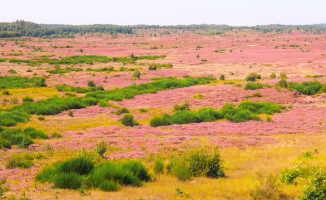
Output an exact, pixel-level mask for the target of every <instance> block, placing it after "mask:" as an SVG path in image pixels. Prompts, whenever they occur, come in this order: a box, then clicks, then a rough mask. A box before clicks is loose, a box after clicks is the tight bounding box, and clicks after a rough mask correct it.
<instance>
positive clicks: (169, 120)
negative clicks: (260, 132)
mask: <svg viewBox="0 0 326 200" xmlns="http://www.w3.org/2000/svg"><path fill="white" fill-rule="evenodd" d="M282 109H285V107H284V106H281V105H278V104H275V103H269V102H251V101H242V102H240V103H239V104H238V106H237V107H235V106H233V105H231V104H225V105H224V106H223V107H222V108H221V109H220V110H217V109H214V108H212V107H204V108H201V109H199V110H198V111H190V110H177V111H175V112H174V113H173V114H172V115H168V114H163V115H162V116H155V117H153V118H152V119H151V121H150V125H151V126H152V127H157V126H166V125H171V124H189V123H200V122H211V121H215V120H219V119H223V118H225V119H228V120H230V121H232V122H245V121H249V120H260V118H259V117H258V115H257V114H270V115H271V114H274V113H279V112H281V110H282Z"/></svg>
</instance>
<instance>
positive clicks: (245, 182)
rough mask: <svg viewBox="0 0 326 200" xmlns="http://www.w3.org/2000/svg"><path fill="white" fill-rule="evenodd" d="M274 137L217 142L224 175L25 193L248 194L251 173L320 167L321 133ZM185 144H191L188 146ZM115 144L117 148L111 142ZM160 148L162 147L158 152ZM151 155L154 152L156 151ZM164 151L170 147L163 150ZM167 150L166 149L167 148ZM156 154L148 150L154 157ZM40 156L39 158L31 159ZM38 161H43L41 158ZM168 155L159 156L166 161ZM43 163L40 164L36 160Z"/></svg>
mask: <svg viewBox="0 0 326 200" xmlns="http://www.w3.org/2000/svg"><path fill="white" fill-rule="evenodd" d="M274 138H275V139H277V140H279V142H278V143H275V144H268V145H265V146H257V147H246V148H238V147H230V148H221V149H220V152H221V157H222V159H223V165H224V171H225V173H226V175H227V177H226V178H220V179H210V178H205V177H195V178H193V179H192V180H190V181H186V182H182V181H179V180H177V178H175V177H173V176H171V175H166V174H165V175H153V176H154V180H153V181H152V182H148V183H145V184H144V185H143V186H142V187H139V188H137V187H121V188H120V190H119V191H118V192H102V191H99V190H88V191H86V194H88V195H80V194H79V193H78V192H75V191H70V190H56V189H53V188H51V185H48V184H40V183H38V185H39V186H41V187H44V190H40V191H35V190H33V189H32V188H31V187H32V186H29V191H26V194H27V196H28V197H29V198H32V199H47V198H54V196H55V195H56V194H57V195H58V198H59V199H67V198H70V199H118V200H119V199H139V198H141V197H142V198H143V199H189V198H187V197H182V196H180V195H178V194H177V192H176V189H177V188H180V189H181V190H182V191H184V192H185V193H187V194H189V196H190V198H191V199H244V200H245V199H250V195H249V193H250V191H251V190H253V189H254V188H255V186H256V184H257V174H258V173H260V174H262V175H263V176H264V177H266V176H268V175H270V174H273V175H277V174H279V173H280V172H281V170H282V169H286V168H288V167H291V166H294V164H296V163H298V162H301V163H306V165H307V166H311V167H314V166H319V167H326V162H325V161H326V147H325V145H324V144H325V142H326V135H325V134H320V135H305V134H298V135H280V136H274ZM199 140H200V141H203V142H205V141H207V140H209V138H204V137H203V138H199ZM189 148H191V147H190V146H189ZM314 149H318V152H319V153H314V154H313V156H312V158H304V157H302V156H300V154H302V152H305V151H311V152H313V151H314ZM117 150H119V148H117ZM162 153H163V152H162ZM162 153H160V155H157V156H161V154H162ZM164 153H165V154H170V153H171V152H164ZM73 155H76V152H75V151H72V150H63V151H60V150H59V152H56V153H55V154H54V155H53V156H52V157H51V156H50V157H49V158H50V159H47V161H46V163H48V164H49V163H52V162H56V161H59V160H63V158H68V157H70V156H73ZM171 155H172V154H171ZM155 157H156V156H154V158H155ZM142 161H143V162H144V163H145V165H146V166H147V168H150V171H151V172H152V166H153V158H152V159H142ZM36 162H41V161H36ZM42 162H43V161H42ZM167 162H168V160H166V161H165V163H167ZM41 166H42V167H43V166H44V164H41ZM306 184H308V179H304V178H298V179H297V185H289V184H284V183H282V184H281V190H282V191H283V192H284V193H285V194H286V195H288V197H289V199H290V198H292V197H296V196H298V195H300V194H301V192H302V190H303V189H304V187H305V185H306Z"/></svg>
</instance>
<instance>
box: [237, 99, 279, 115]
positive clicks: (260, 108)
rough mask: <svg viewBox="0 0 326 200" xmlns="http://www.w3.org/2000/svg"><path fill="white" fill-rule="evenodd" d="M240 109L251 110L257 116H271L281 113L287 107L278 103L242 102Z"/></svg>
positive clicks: (239, 105)
mask: <svg viewBox="0 0 326 200" xmlns="http://www.w3.org/2000/svg"><path fill="white" fill-rule="evenodd" d="M238 108H239V109H241V110H249V111H251V112H253V113H257V114H269V115H272V114H274V113H280V112H281V110H282V109H285V108H286V107H285V106H281V105H278V104H276V103H270V102H252V101H242V102H240V103H239V104H238Z"/></svg>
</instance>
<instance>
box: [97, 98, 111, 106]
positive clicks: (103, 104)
mask: <svg viewBox="0 0 326 200" xmlns="http://www.w3.org/2000/svg"><path fill="white" fill-rule="evenodd" d="M98 105H99V106H100V107H108V106H109V103H108V100H105V99H102V100H100V101H99V103H98Z"/></svg>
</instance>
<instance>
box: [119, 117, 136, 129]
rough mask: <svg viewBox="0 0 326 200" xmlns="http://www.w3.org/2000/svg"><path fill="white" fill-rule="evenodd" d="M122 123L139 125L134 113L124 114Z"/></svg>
mask: <svg viewBox="0 0 326 200" xmlns="http://www.w3.org/2000/svg"><path fill="white" fill-rule="evenodd" d="M121 123H122V124H123V125H125V126H131V127H133V126H137V125H138V123H137V122H136V121H135V120H134V116H133V115H125V116H123V118H122V119H121Z"/></svg>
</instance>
